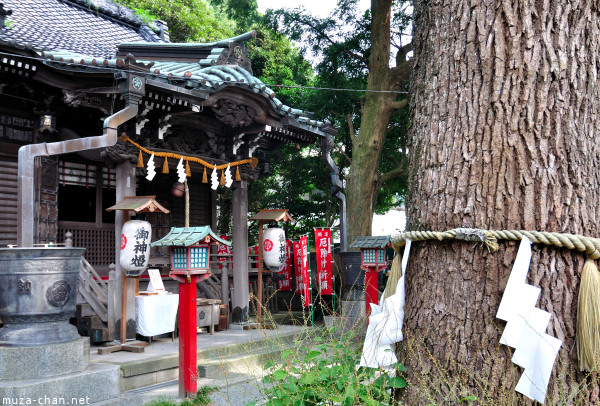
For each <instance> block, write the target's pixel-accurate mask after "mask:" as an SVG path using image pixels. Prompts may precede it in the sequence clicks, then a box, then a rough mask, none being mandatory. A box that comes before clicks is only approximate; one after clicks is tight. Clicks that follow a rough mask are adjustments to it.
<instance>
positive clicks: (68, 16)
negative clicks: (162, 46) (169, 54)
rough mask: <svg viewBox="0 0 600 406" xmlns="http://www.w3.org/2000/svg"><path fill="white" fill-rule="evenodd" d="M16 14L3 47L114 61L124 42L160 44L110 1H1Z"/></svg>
mask: <svg viewBox="0 0 600 406" xmlns="http://www.w3.org/2000/svg"><path fill="white" fill-rule="evenodd" d="M0 4H4V8H5V9H7V10H12V14H11V15H10V16H9V17H7V19H8V20H10V21H11V24H10V28H7V27H4V28H2V29H0V44H4V45H9V46H13V47H18V48H29V49H37V50H42V49H47V50H62V51H70V52H72V53H76V54H83V55H88V56H89V57H93V58H112V57H114V56H115V54H116V51H117V46H118V45H119V44H121V43H123V42H160V41H161V40H160V38H159V37H158V36H157V34H156V33H154V32H153V31H152V30H151V29H150V28H149V27H148V26H146V25H144V24H141V21H140V20H139V19H138V18H137V17H136V16H135V14H134V13H133V12H132V11H131V10H129V9H127V8H125V7H121V6H117V5H115V4H114V3H112V2H109V1H106V0H0Z"/></svg>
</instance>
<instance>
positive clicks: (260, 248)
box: [256, 220, 264, 323]
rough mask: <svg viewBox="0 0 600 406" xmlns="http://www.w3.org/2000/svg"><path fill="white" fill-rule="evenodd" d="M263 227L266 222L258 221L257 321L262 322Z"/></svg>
mask: <svg viewBox="0 0 600 406" xmlns="http://www.w3.org/2000/svg"><path fill="white" fill-rule="evenodd" d="M263 227H264V222H263V221H262V220H259V221H258V282H257V283H256V285H257V291H258V293H257V295H256V296H257V300H256V322H257V323H260V322H261V321H262V320H261V318H262V298H263V286H262V285H263V278H262V273H263Z"/></svg>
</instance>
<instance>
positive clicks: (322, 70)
mask: <svg viewBox="0 0 600 406" xmlns="http://www.w3.org/2000/svg"><path fill="white" fill-rule="evenodd" d="M372 5H373V6H374V7H373V12H372V11H371V10H367V11H365V12H364V13H361V12H360V11H359V10H358V8H357V1H356V0H340V1H338V6H337V8H336V9H335V10H334V11H333V12H332V13H331V14H330V15H329V16H327V17H325V18H318V17H314V16H311V15H310V14H308V13H307V12H306V10H303V9H302V8H296V9H293V10H283V9H281V10H275V11H272V10H271V11H268V12H267V14H266V19H267V21H268V24H269V26H270V27H272V28H273V29H274V30H277V31H280V32H283V33H285V34H286V35H287V36H289V37H290V38H291V39H293V40H303V41H305V43H306V44H307V46H306V47H305V51H308V50H310V51H312V52H313V53H314V54H316V55H317V56H318V57H319V60H318V62H317V64H316V66H315V71H316V78H315V81H314V83H315V86H316V87H321V88H332V89H336V90H331V91H319V92H316V93H315V95H313V97H311V98H309V99H307V100H306V106H307V107H308V108H309V109H310V110H313V111H315V112H316V114H317V115H318V116H319V117H326V118H328V119H329V120H330V121H332V122H333V123H334V125H335V126H337V127H338V128H339V129H340V131H339V133H338V135H337V139H336V144H337V150H336V152H335V153H334V160H335V161H336V162H337V164H338V166H339V167H340V168H341V169H342V174H346V194H347V196H348V206H349V224H348V225H349V234H350V236H349V241H352V240H353V238H354V237H355V236H357V235H370V233H371V222H372V216H373V213H374V212H375V211H377V212H385V211H386V210H388V209H389V208H390V207H391V206H392V205H394V204H395V199H394V197H395V196H397V195H400V196H403V195H404V194H405V191H406V183H407V175H408V170H407V159H406V147H405V146H406V134H407V129H408V127H409V124H410V122H409V116H408V115H407V112H406V111H402V110H401V109H403V108H404V107H406V106H407V102H406V100H405V99H406V90H407V85H408V77H409V74H410V69H411V66H410V63H409V62H408V61H407V59H406V55H407V52H408V51H409V50H410V47H411V45H410V43H408V44H406V43H403V39H404V42H407V37H406V36H405V32H404V31H406V30H407V29H408V27H409V23H410V13H409V12H408V9H407V6H406V4H405V3H403V2H396V3H393V2H392V1H391V0H389V1H379V0H378V1H373V2H372ZM390 16H391V17H390ZM372 28H375V29H372ZM373 50H374V51H373ZM392 50H393V54H392V53H391V52H392ZM394 65H395V66H394ZM341 89H348V90H346V91H344V90H341Z"/></svg>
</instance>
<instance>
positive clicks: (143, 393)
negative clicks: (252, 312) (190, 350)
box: [90, 325, 321, 406]
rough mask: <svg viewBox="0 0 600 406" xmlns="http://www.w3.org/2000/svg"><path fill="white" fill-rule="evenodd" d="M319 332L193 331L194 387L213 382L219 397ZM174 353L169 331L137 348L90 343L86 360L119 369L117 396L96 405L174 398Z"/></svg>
mask: <svg viewBox="0 0 600 406" xmlns="http://www.w3.org/2000/svg"><path fill="white" fill-rule="evenodd" d="M232 327H233V326H232ZM320 331H321V327H306V326H289V325H280V326H278V328H277V329H275V330H264V329H255V330H241V329H235V328H231V329H229V330H226V331H221V332H218V333H215V334H214V335H210V334H198V344H197V348H198V387H201V386H216V387H218V388H219V390H218V392H219V393H220V395H219V396H223V393H226V392H227V391H228V390H229V391H231V390H232V389H231V387H232V386H234V385H238V384H240V383H247V382H254V383H256V381H257V380H258V379H260V378H261V377H262V376H264V374H265V370H264V366H265V364H266V363H267V362H268V361H274V362H280V359H281V353H282V352H283V351H284V350H286V349H290V348H297V347H299V346H303V344H302V342H303V341H305V340H312V339H313V338H314V336H315V334H319V333H320ZM305 345H306V344H305ZM178 357H179V343H178V340H177V339H176V340H175V341H172V340H171V337H170V336H168V337H167V336H161V337H158V338H155V339H154V340H153V341H152V343H151V344H150V345H149V346H147V347H146V348H145V351H144V352H143V353H129V352H116V353H112V354H106V355H98V354H97V347H94V346H92V347H91V352H90V361H91V362H92V363H98V364H112V365H119V368H120V381H119V384H120V390H121V397H120V398H119V399H115V400H114V401H112V402H111V401H109V402H103V403H102V405H121V404H122V405H128V406H132V405H142V404H144V403H146V402H148V401H150V400H152V399H156V398H158V397H159V396H168V397H170V398H177V396H178V377H179V358H178ZM227 396H229V395H227ZM231 396H236V395H234V394H232V395H231ZM250 400H251V399H248V400H245V402H247V401H250ZM245 402H244V403H240V404H242V405H243V404H245ZM230 403H231V402H230ZM230 403H227V402H225V401H223V402H217V403H215V404H230ZM232 404H235V403H232Z"/></svg>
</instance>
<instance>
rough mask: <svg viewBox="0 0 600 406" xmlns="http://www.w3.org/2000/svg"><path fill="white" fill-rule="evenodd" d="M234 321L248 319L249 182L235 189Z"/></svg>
mask: <svg viewBox="0 0 600 406" xmlns="http://www.w3.org/2000/svg"><path fill="white" fill-rule="evenodd" d="M233 287H234V288H233V296H232V298H231V306H232V308H233V309H232V320H233V322H246V321H248V303H249V302H248V183H247V181H245V180H242V181H240V182H239V183H238V182H236V184H235V187H234V189H233Z"/></svg>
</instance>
